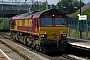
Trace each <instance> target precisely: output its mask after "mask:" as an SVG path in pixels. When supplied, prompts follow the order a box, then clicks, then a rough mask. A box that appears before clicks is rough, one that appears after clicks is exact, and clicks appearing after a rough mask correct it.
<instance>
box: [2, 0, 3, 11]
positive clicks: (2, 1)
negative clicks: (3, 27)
mask: <svg viewBox="0 0 90 60" xmlns="http://www.w3.org/2000/svg"><path fill="white" fill-rule="evenodd" d="M2 11H3V0H2Z"/></svg>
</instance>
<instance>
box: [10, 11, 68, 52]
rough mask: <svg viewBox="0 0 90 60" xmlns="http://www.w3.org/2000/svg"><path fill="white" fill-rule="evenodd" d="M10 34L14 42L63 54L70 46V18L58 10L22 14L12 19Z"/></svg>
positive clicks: (39, 49)
mask: <svg viewBox="0 0 90 60" xmlns="http://www.w3.org/2000/svg"><path fill="white" fill-rule="evenodd" d="M10 32H11V37H12V38H13V40H14V41H17V42H18V41H19V42H21V43H23V44H25V45H28V46H30V47H32V48H34V49H36V50H38V51H43V52H63V51H65V49H66V47H67V44H68V41H67V40H66V38H67V33H68V18H67V16H66V14H65V13H63V12H62V11H59V10H57V9H47V10H43V11H39V12H38V11H35V12H29V13H25V14H20V15H16V16H14V17H12V18H11V20H10Z"/></svg>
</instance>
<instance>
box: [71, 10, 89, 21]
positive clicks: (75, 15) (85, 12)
mask: <svg viewBox="0 0 90 60" xmlns="http://www.w3.org/2000/svg"><path fill="white" fill-rule="evenodd" d="M81 13H82V15H87V16H88V20H90V8H88V9H85V10H84V11H82V12H81ZM78 14H80V12H75V13H73V14H71V15H70V16H71V17H73V18H78V17H77V15H78Z"/></svg>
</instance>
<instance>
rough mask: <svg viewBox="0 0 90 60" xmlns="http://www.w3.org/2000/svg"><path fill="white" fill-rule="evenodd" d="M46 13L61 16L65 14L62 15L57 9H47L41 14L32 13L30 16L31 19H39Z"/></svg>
mask: <svg viewBox="0 0 90 60" xmlns="http://www.w3.org/2000/svg"><path fill="white" fill-rule="evenodd" d="M47 13H49V14H61V15H63V16H66V14H64V13H63V12H62V11H59V10H57V9H47V10H44V11H41V12H37V13H34V14H32V15H33V18H39V17H41V16H42V15H44V14H47Z"/></svg>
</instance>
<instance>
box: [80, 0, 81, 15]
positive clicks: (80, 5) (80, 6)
mask: <svg viewBox="0 0 90 60" xmlns="http://www.w3.org/2000/svg"><path fill="white" fill-rule="evenodd" d="M80 15H81V0H80Z"/></svg>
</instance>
